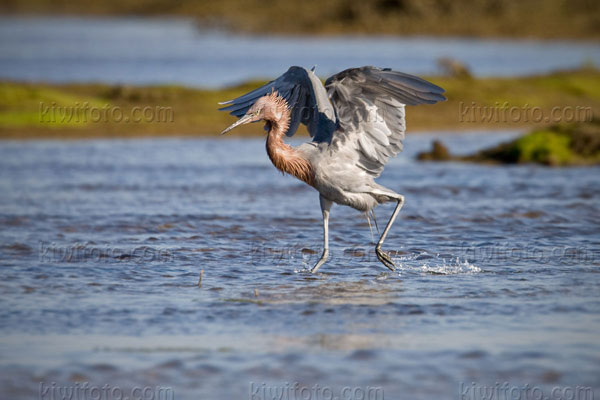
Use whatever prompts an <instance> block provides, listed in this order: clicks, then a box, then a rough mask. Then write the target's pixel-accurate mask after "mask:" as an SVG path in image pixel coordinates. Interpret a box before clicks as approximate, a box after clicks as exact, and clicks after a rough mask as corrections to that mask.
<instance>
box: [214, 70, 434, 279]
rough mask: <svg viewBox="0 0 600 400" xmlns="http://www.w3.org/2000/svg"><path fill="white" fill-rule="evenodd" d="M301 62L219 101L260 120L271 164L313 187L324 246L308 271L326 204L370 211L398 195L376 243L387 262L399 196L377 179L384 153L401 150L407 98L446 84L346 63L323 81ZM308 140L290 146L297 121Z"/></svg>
mask: <svg viewBox="0 0 600 400" xmlns="http://www.w3.org/2000/svg"><path fill="white" fill-rule="evenodd" d="M313 71H314V68H313V70H311V71H309V70H307V69H304V68H302V67H291V68H290V69H289V70H288V71H287V72H286V73H284V74H283V75H281V76H280V77H279V78H277V79H275V80H273V81H271V82H269V83H267V84H266V85H264V86H262V87H260V88H258V89H255V90H253V91H251V92H249V93H247V94H245V95H243V96H240V97H238V98H236V99H233V100H230V101H226V102H224V103H220V104H222V105H226V106H225V107H223V108H221V110H223V111H229V112H230V114H231V115H234V116H236V117H238V118H239V119H238V120H237V121H236V122H235V123H234V124H232V125H231V126H230V127H229V128H227V129H225V130H224V131H223V132H221V134H225V133H227V132H229V131H230V130H232V129H233V128H235V127H236V126H239V125H242V124H246V123H249V122H257V121H260V120H264V121H265V122H266V125H265V129H266V130H267V131H268V134H267V140H266V148H267V154H268V155H269V158H270V159H271V161H272V162H273V165H275V167H276V168H277V169H278V170H280V171H281V172H283V173H288V174H290V175H293V176H295V177H296V178H298V179H300V180H302V181H304V182H306V183H307V184H309V185H310V186H312V187H314V188H315V189H316V190H317V191H318V192H319V194H320V196H319V200H320V203H321V211H322V214H323V254H322V256H321V258H320V259H319V261H318V262H317V263H316V264H315V266H314V267H313V268H312V269H311V272H313V273H314V272H316V271H317V270H318V269H319V268H320V267H321V266H322V265H323V264H324V263H325V262H326V261H327V258H328V257H329V210H330V209H331V206H332V204H333V203H337V204H341V205H345V206H349V207H352V208H354V209H356V210H359V211H363V212H365V213H367V217H368V213H369V212H371V213H372V212H373V208H374V207H375V206H377V205H378V204H382V203H386V202H391V201H395V202H396V203H397V204H396V208H395V209H394V212H393V213H392V215H391V217H390V219H389V221H388V223H387V225H386V227H385V229H384V230H383V233H382V234H381V237H380V238H379V241H378V242H377V245H376V247H375V253H376V254H377V258H378V259H379V260H380V261H381V262H382V263H383V264H384V265H385V266H386V267H388V268H389V269H390V270H392V271H393V270H394V269H395V265H394V262H393V261H392V259H391V258H390V256H389V255H388V254H387V253H385V252H383V251H382V250H381V245H382V244H383V241H384V240H385V238H386V236H387V234H388V232H389V230H390V228H391V226H392V224H393V223H394V219H395V218H396V215H397V214H398V212H399V211H400V209H401V208H402V205H403V204H404V196H402V195H400V194H398V193H396V192H394V191H393V190H390V189H388V188H386V187H383V186H381V185H379V184H377V183H376V182H375V180H374V179H375V178H377V177H378V176H379V175H380V174H381V172H382V171H383V168H384V166H385V164H386V162H387V160H388V158H389V157H393V156H395V155H396V154H398V153H399V152H400V151H402V140H403V139H404V131H405V127H406V124H405V119H404V106H405V105H417V104H424V103H427V104H433V103H436V102H438V101H442V100H445V99H446V98H445V97H444V96H443V95H442V93H444V89H442V88H440V87H439V86H436V85H434V84H432V83H430V82H428V81H426V80H423V79H421V78H418V77H416V76H412V75H408V74H405V73H402V72H397V71H392V70H391V69H389V68H384V69H380V68H376V67H361V68H350V69H347V70H345V71H342V72H340V73H338V74H335V75H333V76H331V77H329V78H328V79H327V80H326V81H325V86H323V84H322V83H321V81H320V80H319V78H318V77H317V76H316V75H315V74H314V72H313ZM300 123H302V124H304V125H306V127H307V129H308V132H309V133H310V136H311V137H312V139H313V140H312V142H308V143H304V144H302V145H300V146H297V147H291V146H289V145H287V144H286V143H284V141H283V137H284V135H287V136H292V135H294V133H295V132H296V130H297V129H298V126H299V124H300Z"/></svg>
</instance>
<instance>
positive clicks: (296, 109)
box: [220, 66, 337, 142]
mask: <svg viewBox="0 0 600 400" xmlns="http://www.w3.org/2000/svg"><path fill="white" fill-rule="evenodd" d="M273 90H275V91H276V92H277V93H279V95H280V96H282V97H283V98H284V99H285V100H286V101H287V103H288V106H289V107H290V114H291V116H290V126H289V128H288V131H287V133H286V134H287V135H288V136H292V135H294V133H296V131H297V129H298V126H299V125H300V124H301V123H302V124H304V125H306V127H307V128H308V132H309V133H310V135H311V136H312V137H313V139H314V140H315V141H317V142H320V141H323V140H328V139H329V138H331V134H332V133H333V131H334V130H335V129H336V128H337V123H336V117H335V111H334V108H333V105H332V104H331V102H330V101H329V98H328V97H327V92H326V91H325V88H324V87H323V84H322V83H321V81H320V80H319V78H317V76H316V75H315V74H314V73H313V72H312V71H309V70H307V69H305V68H302V67H295V66H294V67H290V69H288V70H287V72H285V73H284V74H283V75H281V76H280V77H279V78H277V79H275V80H273V81H271V82H269V83H267V84H265V85H264V86H261V87H259V88H258V89H255V90H253V91H251V92H249V93H246V94H244V95H242V96H240V97H238V98H235V99H233V100H229V101H226V102H223V103H221V104H222V105H225V107H222V108H220V110H221V111H229V113H230V114H231V115H234V116H236V117H238V118H240V117H242V116H243V115H244V114H246V112H247V111H248V109H249V108H250V107H252V105H253V104H254V103H255V102H256V100H258V99H259V98H261V97H263V96H265V95H267V94H269V93H271V91H273Z"/></svg>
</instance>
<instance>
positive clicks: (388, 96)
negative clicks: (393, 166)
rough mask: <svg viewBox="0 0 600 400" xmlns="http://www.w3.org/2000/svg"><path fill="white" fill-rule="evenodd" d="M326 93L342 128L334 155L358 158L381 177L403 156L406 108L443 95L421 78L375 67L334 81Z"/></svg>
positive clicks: (355, 70) (328, 83) (329, 82)
mask: <svg viewBox="0 0 600 400" xmlns="http://www.w3.org/2000/svg"><path fill="white" fill-rule="evenodd" d="M325 88H326V89H327V93H328V95H329V98H330V99H331V102H332V103H333V106H334V107H335V111H336V115H337V119H338V126H339V128H338V129H337V130H336V131H335V132H333V133H332V137H331V140H330V142H331V146H332V150H333V151H337V152H341V153H344V154H345V156H351V157H353V158H354V160H355V162H356V163H357V165H358V166H359V167H360V168H362V169H363V170H365V171H367V172H368V173H369V174H371V175H373V176H374V177H377V176H379V175H380V174H381V172H382V171H383V168H384V166H385V164H386V163H387V160H388V159H389V158H390V157H393V156H395V155H396V154H398V153H399V152H401V151H402V141H403V140H404V132H405V130H406V121H405V110H404V106H405V105H417V104H433V103H436V102H438V101H443V100H445V99H446V98H445V97H444V95H443V94H442V93H444V89H442V88H441V87H439V86H436V85H434V84H433V83H431V82H428V81H426V80H424V79H421V78H419V77H416V76H413V75H409V74H405V73H402V72H398V71H392V70H391V69H380V68H376V67H361V68H351V69H347V70H345V71H342V72H340V73H338V74H336V75H333V76H331V77H330V78H329V79H327V81H326V82H325Z"/></svg>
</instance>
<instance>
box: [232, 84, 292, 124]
mask: <svg viewBox="0 0 600 400" xmlns="http://www.w3.org/2000/svg"><path fill="white" fill-rule="evenodd" d="M286 109H287V102H286V101H285V99H284V98H283V97H281V96H279V95H278V94H277V92H275V91H273V92H271V93H270V94H268V95H266V96H263V97H261V98H260V99H258V100H256V102H254V104H252V106H251V107H250V108H249V109H248V111H247V112H246V114H245V115H244V116H242V117H241V118H240V119H238V120H237V121H235V122H234V123H233V124H232V125H231V126H229V127H228V128H227V129H225V130H224V131H223V132H221V135H223V134H225V133H227V132H229V131H230V130H232V129H233V128H235V127H237V126H240V125H244V124H247V123H250V122H257V121H260V120H265V121H270V122H277V121H279V120H280V119H281V117H282V116H283V112H284V111H285V110H286Z"/></svg>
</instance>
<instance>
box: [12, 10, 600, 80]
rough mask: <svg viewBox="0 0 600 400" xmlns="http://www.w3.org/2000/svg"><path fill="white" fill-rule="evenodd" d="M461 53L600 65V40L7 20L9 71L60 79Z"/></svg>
mask: <svg viewBox="0 0 600 400" xmlns="http://www.w3.org/2000/svg"><path fill="white" fill-rule="evenodd" d="M440 57H453V58H456V59H458V60H460V61H462V62H464V63H466V64H467V65H468V66H469V67H470V68H471V70H472V72H473V73H474V74H475V75H478V76H514V75H524V74H536V73H545V72H548V71H552V70H556V69H564V68H575V67H579V66H580V65H582V64H584V63H588V62H591V63H595V64H596V65H598V64H600V45H599V44H598V43H595V42H574V41H563V40H489V39H488V40H479V39H463V38H426V37H391V36H383V37H377V36H376V37H360V36H342V37H321V38H320V37H305V36H267V35H257V36H247V35H241V34H231V33H226V32H222V31H215V30H202V29H198V26H197V25H195V24H194V22H193V21H192V20H186V19H139V18H138V19H136V18H49V17H42V18H15V17H3V18H0V77H1V78H5V79H6V78H9V79H20V80H33V81H45V82H46V81H51V82H72V81H79V82H87V81H100V82H110V83H127V84H156V83H180V84H185V85H192V86H208V87H218V86H224V85H231V84H235V83H239V82H241V81H246V80H248V79H256V78H263V79H264V78H273V77H276V76H279V75H281V74H282V73H283V72H284V71H286V70H287V69H288V68H289V66H290V65H301V66H304V67H306V68H310V67H312V66H313V65H316V66H317V70H316V72H317V74H318V75H319V76H321V77H327V76H330V75H332V74H334V73H336V72H339V71H341V70H343V69H346V68H349V67H356V66H361V65H376V66H381V67H391V68H394V69H397V70H400V71H404V72H408V73H415V74H437V73H439V71H438V70H437V59H438V58H440Z"/></svg>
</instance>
